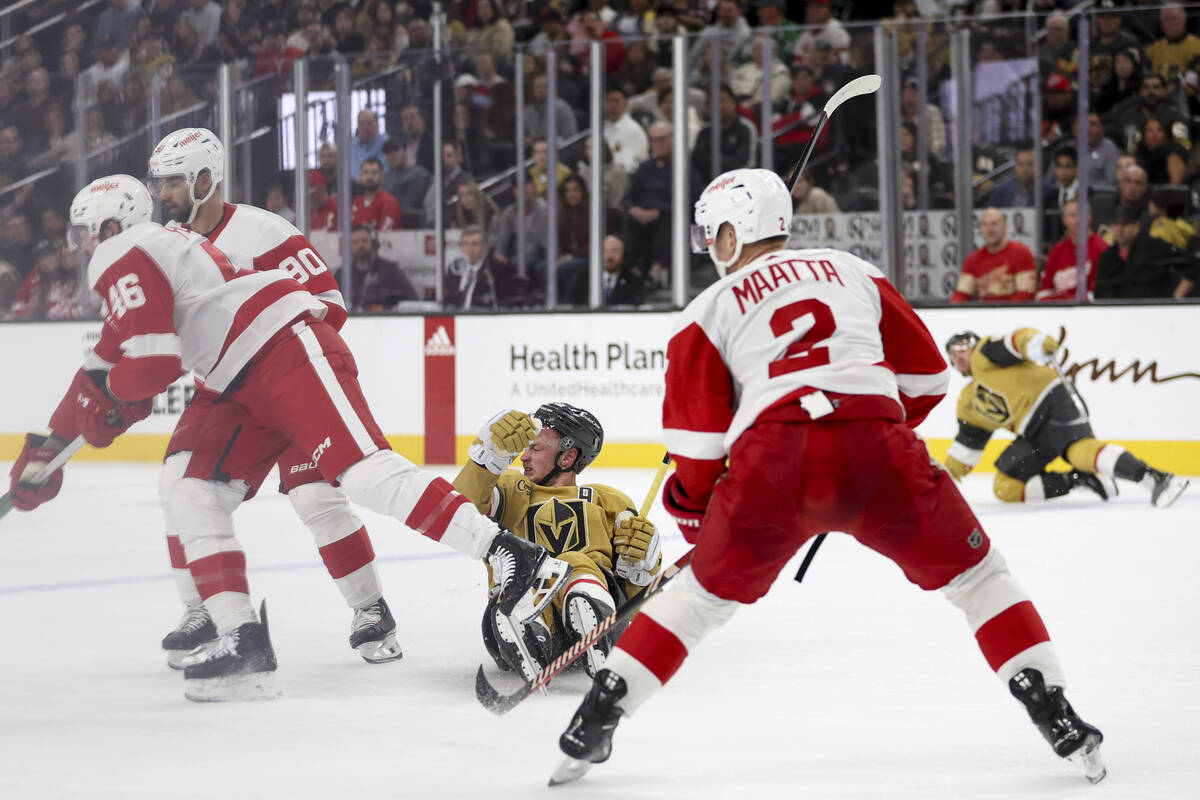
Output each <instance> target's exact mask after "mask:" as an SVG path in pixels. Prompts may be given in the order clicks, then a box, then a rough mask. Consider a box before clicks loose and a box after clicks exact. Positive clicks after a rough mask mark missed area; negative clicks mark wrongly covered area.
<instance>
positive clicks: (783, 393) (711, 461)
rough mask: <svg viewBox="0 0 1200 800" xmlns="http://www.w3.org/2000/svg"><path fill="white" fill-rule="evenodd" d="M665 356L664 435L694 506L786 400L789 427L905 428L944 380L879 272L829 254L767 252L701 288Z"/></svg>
mask: <svg viewBox="0 0 1200 800" xmlns="http://www.w3.org/2000/svg"><path fill="white" fill-rule="evenodd" d="M667 360H668V364H667V379H666V382H667V386H666V397H665V398H664V400H663V437H664V439H665V443H666V445H667V449H668V450H669V451H670V452H671V454H672V456H673V457H674V458H675V460H676V464H677V467H678V474H679V480H680V481H681V483H682V485H683V488H684V489H685V491H686V492H687V494H688V496H689V497H691V498H694V499H695V500H697V501H701V502H703V501H706V500H707V498H708V496H709V493H710V492H711V490H712V486H713V483H715V481H716V479H717V478H718V477H719V476H720V474H721V472H722V471H723V470H724V464H725V458H726V456H727V455H728V454H729V452H730V449H731V448H732V447H733V444H734V442H735V441H737V439H738V437H739V436H740V435H741V434H742V433H743V432H744V431H745V430H746V429H747V428H749V427H750V426H751V425H753V424H754V423H755V421H756V420H758V419H759V418H760V417H761V416H763V415H764V413H767V412H772V411H774V410H776V409H779V408H780V407H783V406H787V405H789V404H790V405H791V406H793V407H798V408H797V416H796V418H797V419H829V420H837V419H852V418H863V417H884V418H888V417H890V418H893V419H895V420H897V421H901V420H903V421H906V422H907V423H908V424H909V425H911V426H916V425H917V424H919V423H920V422H921V420H923V419H924V418H925V416H926V415H927V414H928V413H929V412H930V411H931V410H932V409H933V407H934V406H935V405H937V403H938V401H940V400H941V399H942V397H943V396H944V395H945V392H946V387H947V386H948V385H949V376H950V371H949V368H948V367H947V366H946V361H945V359H944V358H943V357H942V354H941V349H940V348H939V347H938V346H937V344H936V343H935V342H934V341H933V338H932V337H931V336H930V334H929V331H928V330H927V329H926V327H925V325H924V323H922V322H921V320H920V319H919V318H918V317H917V315H916V313H915V312H914V311H913V309H912V307H911V306H910V305H909V304H908V303H907V302H906V301H905V300H904V298H903V297H901V296H900V294H899V293H898V292H897V291H896V290H895V289H894V288H893V287H892V285H891V284H890V283H888V281H887V279H886V278H885V277H884V275H883V273H882V272H880V271H879V270H878V269H877V268H876V267H874V266H872V265H871V264H869V263H867V262H866V261H863V260H862V259H860V258H858V257H856V256H853V255H851V254H849V253H845V252H842V251H840V250H832V249H814V250H778V251H774V252H771V253H768V254H766V255H763V256H761V257H759V258H757V259H755V260H754V261H752V262H750V263H749V264H747V265H745V266H744V267H742V268H741V269H739V270H737V271H736V272H734V273H731V274H729V275H727V276H726V277H725V278H723V279H721V280H719V281H717V282H716V283H714V284H713V285H712V286H709V287H708V289H706V290H705V291H704V292H703V293H701V294H700V295H699V296H698V297H696V298H695V299H694V300H693V301H692V302H691V303H690V304H689V305H688V307H687V308H686V309H684V311H683V313H682V315H681V317H680V320H679V321H678V322H677V324H676V327H675V331H674V333H673V335H672V337H671V341H670V343H669V344H668V346H667ZM852 399H853V400H854V401H853V402H851V400H852ZM801 409H802V411H801ZM867 455H869V454H864V456H867Z"/></svg>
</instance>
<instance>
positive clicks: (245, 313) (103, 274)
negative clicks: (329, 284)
mask: <svg viewBox="0 0 1200 800" xmlns="http://www.w3.org/2000/svg"><path fill="white" fill-rule="evenodd" d="M88 283H89V284H90V285H91V286H92V288H94V289H95V290H96V292H97V293H98V294H99V295H100V297H101V299H102V301H103V302H102V306H101V313H102V314H103V316H104V323H105V324H104V328H103V330H102V332H101V336H100V341H99V342H98V343H97V344H96V347H95V349H94V350H93V351H92V352H91V353H89V354H88V355H87V357H85V361H84V367H85V369H106V370H108V371H109V378H108V383H109V388H110V390H111V391H112V393H113V394H114V395H115V396H116V397H118V398H119V399H122V400H139V399H142V398H145V397H151V396H153V395H155V394H157V393H158V392H160V391H162V390H163V389H165V388H166V387H167V386H168V385H169V384H170V383H171V381H173V380H175V379H176V378H178V377H179V376H180V375H181V374H183V373H184V372H185V371H187V370H191V371H193V372H195V373H196V375H197V376H198V377H199V378H200V379H201V380H203V381H204V383H205V384H206V385H207V386H208V387H209V388H211V389H213V390H215V391H217V392H220V391H223V390H224V389H226V388H227V387H228V386H229V384H230V382H231V381H232V380H233V379H234V377H236V376H237V374H238V372H239V371H240V370H241V369H242V367H244V366H245V365H246V364H247V362H249V361H250V359H251V358H253V357H254V356H255V355H256V354H257V353H258V352H259V350H260V349H261V348H262V346H263V345H264V344H265V343H266V342H267V340H268V339H270V338H271V337H272V336H273V335H274V334H275V333H276V332H278V331H279V330H280V329H281V328H283V327H284V326H285V325H287V324H288V323H289V322H291V321H292V320H294V319H296V318H297V317H300V316H302V315H305V314H309V315H312V316H314V317H318V318H321V317H324V316H325V313H326V308H327V306H326V305H325V304H324V303H321V302H320V301H318V300H317V299H315V298H314V297H313V296H312V295H310V294H309V293H308V292H307V291H305V289H304V287H303V286H301V285H300V284H299V283H297V282H296V281H294V280H292V279H290V278H289V277H288V276H287V275H286V274H284V273H283V272H280V271H278V270H274V271H268V272H254V271H251V270H248V269H240V270H239V269H238V268H236V267H235V266H234V265H233V263H232V262H231V261H230V259H229V258H227V257H226V256H225V254H224V253H222V252H221V251H220V250H219V249H217V248H216V247H215V246H214V245H213V244H211V243H210V242H209V241H208V240H207V239H205V238H204V237H202V236H199V235H197V234H195V233H192V232H191V231H188V230H185V229H183V228H181V227H178V226H174V225H172V226H168V227H165V228H164V227H163V226H161V225H158V224H156V223H153V222H144V223H141V224H139V225H134V226H133V227H131V228H128V229H126V230H125V231H122V232H121V233H120V234H118V235H117V236H114V237H112V238H111V239H108V240H107V241H104V242H102V243H101V244H100V245H99V247H97V248H96V252H95V253H94V254H93V255H92V259H91V262H90V263H89V264H88Z"/></svg>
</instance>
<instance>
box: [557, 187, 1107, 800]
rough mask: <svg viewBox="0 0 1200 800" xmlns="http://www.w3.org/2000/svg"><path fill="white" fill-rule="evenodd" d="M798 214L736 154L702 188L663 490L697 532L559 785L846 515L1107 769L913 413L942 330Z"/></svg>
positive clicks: (1032, 618)
mask: <svg viewBox="0 0 1200 800" xmlns="http://www.w3.org/2000/svg"><path fill="white" fill-rule="evenodd" d="M791 218H792V198H791V196H790V193H789V192H788V189H787V187H786V186H785V185H784V183H783V181H782V180H780V178H779V176H778V175H776V174H775V173H773V172H770V171H769V170H755V169H751V170H734V171H732V172H727V173H725V174H723V175H721V176H719V177H718V178H716V179H715V180H714V181H713V182H712V183H710V184H709V185H708V187H707V188H706V189H705V191H704V193H703V194H702V195H701V196H700V199H699V200H698V201H697V202H696V225H695V226H694V228H693V243H694V244H698V245H699V248H700V249H701V250H707V252H708V254H709V256H710V257H711V258H712V260H713V263H714V264H715V265H716V267H717V271H718V273H719V274H720V276H721V278H720V280H718V281H717V282H715V283H714V284H713V285H712V286H710V287H708V289H706V290H705V291H704V292H703V293H701V294H700V295H699V296H698V297H697V298H696V299H695V300H693V301H692V302H691V303H690V304H689V305H688V307H687V308H686V309H685V310H684V311H683V313H682V314H681V316H680V319H679V321H678V322H677V324H676V326H675V330H674V333H673V335H672V337H671V340H670V342H669V344H668V347H667V359H668V366H667V377H666V394H665V396H664V399H663V436H664V439H665V440H666V444H667V449H668V450H669V451H670V453H671V455H672V457H673V458H674V460H675V463H676V471H675V473H674V474H672V475H671V476H670V477H669V478H668V479H667V482H666V485H665V486H664V489H663V504H664V506H665V507H666V508H667V510H668V511H669V512H670V513H671V514H672V516H674V517H675V518H676V520H677V521H678V523H679V525H680V529H681V530H682V531H683V533H684V536H685V538H687V539H688V541H691V542H695V544H696V547H695V550H694V551H693V555H692V558H691V562H690V565H689V566H688V567H687V568H686V569H685V570H684V571H683V572H682V573H681V574H680V575H679V577H678V578H676V579H675V580H674V581H673V582H672V583H671V584H669V585H668V587H667V588H666V590H665V591H663V592H662V593H661V594H658V595H656V596H654V597H652V598H651V599H650V600H649V601H647V603H646V605H645V606H644V607H643V608H642V610H641V612H640V613H639V614H638V615H637V617H635V618H634V620H633V622H632V623H631V625H630V627H629V628H628V629H627V630H626V631H625V633H624V634H623V635H622V636H621V638H620V639H619V640H618V641H617V643H616V645H615V647H614V649H613V650H612V652H611V653H610V655H609V658H608V661H607V662H606V663H605V667H604V669H602V670H600V671H599V672H598V673H597V674H596V676H595V679H594V682H593V684H592V688H591V690H590V691H589V692H588V694H587V697H586V698H585V699H584V701H583V703H582V705H581V706H580V707H579V709H578V711H577V712H576V713H575V716H574V717H573V718H572V719H571V722H570V724H569V725H568V727H567V729H566V731H565V732H564V733H563V734H562V736H561V737H560V739H559V746H560V749H561V750H562V751H563V753H564V754H566V759H565V760H564V761H563V762H562V763H561V764H560V766H559V768H558V770H557V771H556V772H555V774H554V776H553V777H552V778H551V784H552V785H553V784H557V783H562V782H566V781H570V780H574V779H576V778H578V777H580V776H582V775H583V774H584V773H585V772H586V771H587V769H588V768H590V766H591V765H592V764H594V763H598V762H601V761H604V760H606V759H607V758H608V757H609V753H610V751H611V748H612V735H613V732H614V729H615V728H616V726H617V723H618V721H619V720H620V718H621V717H622V716H623V715H626V714H632V713H634V712H635V711H636V710H637V709H638V707H639V706H641V704H642V703H644V702H645V701H646V700H647V699H649V698H650V696H652V695H653V694H654V693H655V692H657V691H658V690H660V689H662V688H663V686H664V684H666V683H667V681H668V680H669V679H670V678H671V677H672V676H673V675H674V674H675V672H676V671H677V670H678V669H679V667H680V666H681V665H682V664H683V662H684V660H685V659H686V658H687V657H688V655H689V653H691V651H693V650H694V649H695V647H696V646H697V645H698V644H699V643H700V642H701V641H702V640H703V639H704V638H705V637H706V636H707V635H708V634H709V633H711V632H712V631H713V630H715V629H716V628H718V627H719V626H721V625H722V624H724V623H725V622H727V621H728V620H729V618H730V617H731V616H732V614H733V613H734V611H735V610H737V608H738V607H739V605H740V604H748V603H753V602H755V601H756V600H758V599H759V598H760V597H762V596H763V595H764V594H766V592H767V590H768V589H769V588H770V586H771V584H772V582H773V581H774V580H775V578H776V577H777V576H778V575H779V572H780V570H781V569H782V568H783V567H784V565H785V564H786V563H787V562H788V560H789V559H791V557H792V556H793V555H794V554H795V553H796V552H797V550H798V549H799V548H800V547H801V546H803V544H804V543H805V542H807V541H808V540H809V539H811V538H812V537H814V536H817V535H819V534H822V533H825V532H828V531H831V530H837V531H843V532H845V533H848V534H849V535H851V536H853V537H854V538H855V539H857V540H858V541H859V542H861V543H862V544H863V545H865V546H867V547H869V548H871V549H872V550H875V551H877V552H879V553H880V554H882V555H884V556H886V557H888V558H890V559H891V560H892V561H894V562H895V563H896V564H897V565H898V566H899V567H900V568H901V569H902V570H903V571H904V574H905V575H906V576H907V577H908V579H909V580H910V581H912V582H913V583H915V584H917V585H918V586H920V587H921V588H923V589H927V590H931V589H939V590H941V591H942V593H943V594H944V595H945V596H946V597H947V599H949V600H950V601H951V602H952V603H953V604H954V605H956V606H957V607H958V608H959V609H961V610H962V611H963V612H964V613H965V615H966V617H967V621H968V622H969V624H970V626H971V629H972V631H973V632H974V634H975V639H976V642H977V644H978V646H979V648H980V650H981V651H982V653H983V656H984V658H985V660H986V661H987V662H988V665H989V666H990V667H991V669H992V670H993V672H995V674H996V675H997V677H998V678H999V679H1000V681H1001V683H1002V685H1004V686H1005V687H1007V688H1008V689H1009V690H1010V691H1011V693H1012V694H1013V695H1014V696H1016V697H1017V698H1018V699H1019V700H1020V701H1021V702H1022V703H1023V704H1024V705H1025V707H1026V709H1027V710H1028V712H1029V714H1030V716H1031V717H1032V719H1033V721H1034V722H1035V723H1036V725H1037V727H1038V728H1039V729H1040V731H1041V732H1042V734H1043V735H1044V736H1045V737H1046V739H1047V740H1048V741H1049V742H1050V744H1051V746H1052V747H1053V748H1054V752H1055V753H1057V754H1058V755H1059V756H1062V757H1065V758H1069V759H1071V760H1073V761H1078V762H1080V763H1081V764H1082V765H1083V767H1084V770H1085V772H1086V774H1087V777H1088V778H1089V779H1091V780H1092V781H1098V780H1100V779H1101V778H1102V777H1103V776H1104V767H1103V765H1102V763H1101V762H1100V754H1099V746H1100V742H1101V739H1102V737H1101V734H1100V731H1098V730H1097V729H1096V728H1094V727H1092V726H1091V725H1088V724H1087V723H1085V722H1084V721H1083V720H1081V719H1080V718H1079V716H1078V715H1077V714H1076V713H1075V712H1074V710H1073V709H1072V708H1071V705H1070V704H1069V703H1068V702H1067V700H1066V698H1065V697H1064V695H1063V686H1064V683H1065V678H1064V672H1063V669H1062V666H1061V665H1060V664H1059V661H1058V657H1057V655H1056V654H1055V650H1054V646H1053V644H1052V643H1051V641H1050V635H1049V634H1048V633H1047V631H1046V627H1045V625H1044V624H1043V622H1042V619H1041V617H1040V616H1039V614H1038V612H1037V610H1036V609H1035V608H1034V606H1033V603H1032V602H1031V601H1030V600H1029V597H1028V595H1027V594H1026V593H1025V591H1024V589H1022V588H1021V587H1020V585H1018V584H1017V582H1016V581H1015V580H1014V579H1013V577H1012V575H1011V574H1010V573H1009V571H1008V568H1007V566H1006V565H1005V562H1004V559H1003V557H1001V555H1000V553H999V551H998V550H997V549H996V548H995V547H993V546H992V543H991V542H990V541H989V540H988V537H987V535H986V534H985V533H984V531H983V526H982V525H980V523H979V521H978V520H977V519H976V518H975V515H974V514H973V513H972V512H971V509H970V508H969V507H968V506H967V503H966V501H965V500H963V498H962V496H961V495H960V494H959V493H958V490H957V488H956V487H955V484H954V481H953V480H952V479H951V478H950V476H949V475H948V474H947V473H946V472H945V471H944V470H942V469H940V468H939V466H938V465H937V464H936V463H934V462H933V460H932V459H931V458H930V456H929V453H928V451H927V450H926V448H925V445H924V443H923V442H922V441H921V440H920V439H919V438H918V437H917V436H916V435H915V434H914V433H913V431H912V428H913V427H915V426H916V425H917V424H919V423H920V422H921V420H923V419H924V418H925V416H926V415H927V414H928V413H929V411H930V410H931V409H932V408H933V407H934V406H935V405H936V404H937V402H938V401H939V400H940V399H941V398H942V396H943V395H944V393H945V391H946V387H947V385H948V381H949V370H948V369H947V367H946V362H945V361H944V360H943V358H942V356H941V352H940V348H939V347H938V345H937V344H936V343H935V342H934V341H933V339H932V337H931V336H930V335H929V331H928V330H927V329H926V328H925V326H924V325H923V324H922V323H921V321H920V319H919V318H918V317H917V315H916V313H915V312H914V311H913V309H912V307H911V306H909V305H908V303H907V302H905V300H904V299H903V298H902V297H901V296H900V295H899V293H897V292H896V290H895V289H894V288H893V287H892V286H891V284H890V283H888V281H887V279H886V278H885V277H884V275H883V274H882V273H881V272H880V271H879V270H878V269H876V268H875V267H874V266H872V265H870V264H868V263H866V262H865V261H863V260H861V259H859V258H857V257H855V256H852V255H850V254H849V253H844V252H841V251H837V250H832V249H812V250H790V249H786V242H787V237H788V232H789V228H790V222H791ZM707 702H710V703H711V702H719V701H716V700H713V699H711V698H710V699H709V700H708V701H707Z"/></svg>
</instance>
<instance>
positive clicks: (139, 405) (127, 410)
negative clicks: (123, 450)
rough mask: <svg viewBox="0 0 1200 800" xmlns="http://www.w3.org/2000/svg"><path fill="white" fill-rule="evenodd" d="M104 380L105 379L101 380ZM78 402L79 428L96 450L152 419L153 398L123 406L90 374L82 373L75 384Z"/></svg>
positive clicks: (76, 412) (73, 394)
mask: <svg viewBox="0 0 1200 800" xmlns="http://www.w3.org/2000/svg"><path fill="white" fill-rule="evenodd" d="M101 380H103V378H101ZM71 395H72V396H73V397H74V399H75V425H76V428H77V429H78V431H79V434H80V435H81V436H83V438H84V439H85V440H86V441H87V443H88V444H90V445H91V446H92V447H108V446H109V445H110V444H112V443H113V440H114V439H116V438H117V437H118V436H120V435H121V434H122V433H124V432H125V431H126V430H128V429H129V426H130V425H132V424H133V423H135V422H137V421H138V420H143V419H145V418H146V417H148V416H150V410H151V409H152V408H153V406H154V400H153V398H149V397H148V398H146V399H145V400H138V401H135V402H132V403H122V402H119V401H117V400H115V399H114V398H113V396H112V395H110V394H109V393H108V390H107V389H105V388H104V386H103V384H98V383H97V382H96V381H95V380H93V379H92V377H91V376H89V375H88V373H86V372H84V371H83V370H80V371H79V372H78V373H76V375H75V382H74V383H73V384H72V385H71Z"/></svg>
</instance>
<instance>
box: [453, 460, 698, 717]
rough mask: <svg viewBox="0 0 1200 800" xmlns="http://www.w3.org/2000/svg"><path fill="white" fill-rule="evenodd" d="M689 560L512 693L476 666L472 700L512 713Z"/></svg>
mask: <svg viewBox="0 0 1200 800" xmlns="http://www.w3.org/2000/svg"><path fill="white" fill-rule="evenodd" d="M670 464H671V455H670V454H669V453H668V454H665V455H664V456H663V460H662V465H661V466H659V468H658V472H657V473H656V474H655V476H654V482H653V483H651V484H650V491H649V492H647V493H646V499H645V500H644V501H642V507H641V509H640V511H639V512H638V515H639V516H641V517H645V516H646V514H648V513H650V506H651V505H652V504H653V502H654V498H655V497H657V496H658V489H659V487H660V486H662V482H663V479H664V478H665V477H666V476H667V467H668V466H670ZM691 558H692V551H691V550H689V551H687V552H686V553H684V554H683V555H682V556H681V557H680V558H679V560H678V561H676V562H675V563H674V564H672V565H671V566H669V567H667V568H666V569H664V570H663V571H662V572H660V573H659V574H658V575H656V576H654V580H652V581H650V584H649V585H648V586H647V587H646V588H645V589H644V590H642V591H641V592H640V593H639V594H638V595H637V597H634V598H632V599H630V600H628V601H626V603H625V604H624V605H623V606H621V607H620V608H618V609H617V610H616V611H614V612H613V613H611V614H609V615H608V616H607V617H605V618H604V619H602V620H600V623H599V624H598V625H597V626H596V629H595V630H594V631H592V632H591V633H590V634H589V635H587V636H585V637H584V638H582V639H580V640H579V641H578V642H576V643H575V644H573V645H572V646H571V647H570V648H568V649H567V650H566V652H564V653H563V654H562V655H560V656H559V657H558V658H556V659H554V661H552V662H550V664H549V665H547V666H546V667H545V668H544V669H542V670H541V671H540V672H538V673H537V675H535V676H534V677H533V680H532V681H529V682H528V683H526V684H525V686H523V687H521V688H520V689H518V690H517V691H516V692H514V693H513V694H510V695H503V694H500V692H498V691H497V690H496V688H495V687H494V686H492V684H491V683H490V682H488V679H487V676H486V675H484V674H483V666H482V665H481V666H480V667H479V671H478V672H476V673H475V697H476V698H478V700H479V702H480V703H481V704H482V705H483V707H484V708H486V709H487V710H488V711H491V712H492V713H493V714H498V715H499V714H507V713H508V712H509V711H512V710H513V709H514V708H516V706H517V704H518V703H520V702H521V701H522V700H524V699H525V698H526V697H529V696H530V695H531V694H533V693H534V692H537V691H539V690H542V691H544V687H545V686H546V684H547V683H549V682H550V679H551V678H553V677H554V676H555V675H557V674H558V673H560V672H562V671H563V670H564V669H566V668H567V667H568V666H570V665H571V664H572V663H574V662H575V661H576V660H578V659H579V657H580V656H582V655H583V654H584V653H586V652H587V650H588V648H589V647H591V646H592V645H593V644H595V643H596V642H598V641H600V639H602V638H604V636H605V634H607V633H608V632H609V631H610V630H612V629H613V628H615V627H616V626H617V625H620V624H621V623H623V622H624V621H625V620H627V619H629V618H630V617H631V616H633V614H634V612H636V611H637V610H638V609H639V608H641V607H642V605H643V604H644V603H645V602H646V600H648V599H649V598H650V597H651V596H653V595H655V594H657V593H658V592H659V591H661V590H662V587H663V585H664V584H666V583H667V581H669V580H671V578H673V577H675V575H677V574H678V573H679V571H680V570H681V569H683V568H684V567H685V566H687V563H688V561H690V560H691ZM517 640H518V641H519V640H520V636H517Z"/></svg>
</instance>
